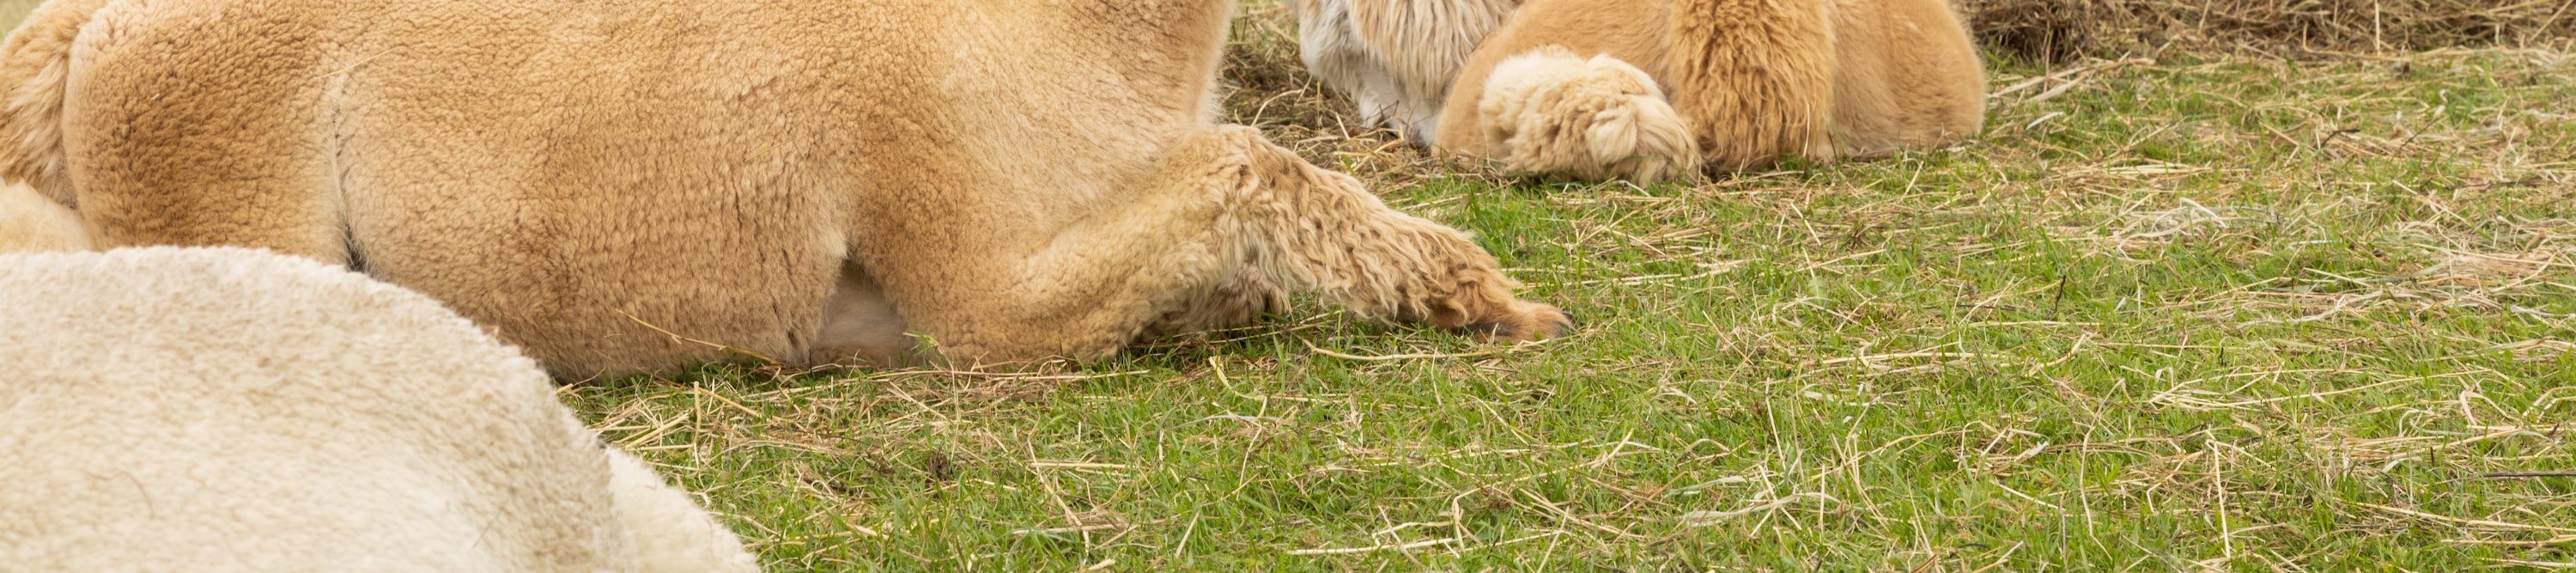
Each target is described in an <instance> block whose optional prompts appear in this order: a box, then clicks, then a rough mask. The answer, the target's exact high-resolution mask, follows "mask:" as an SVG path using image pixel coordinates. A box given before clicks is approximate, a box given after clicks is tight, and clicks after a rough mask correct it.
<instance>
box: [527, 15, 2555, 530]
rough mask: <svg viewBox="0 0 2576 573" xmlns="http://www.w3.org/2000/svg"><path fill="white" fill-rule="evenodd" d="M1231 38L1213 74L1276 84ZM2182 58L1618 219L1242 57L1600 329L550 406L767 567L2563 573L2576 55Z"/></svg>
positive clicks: (1678, 197)
mask: <svg viewBox="0 0 2576 573" xmlns="http://www.w3.org/2000/svg"><path fill="white" fill-rule="evenodd" d="M1255 17H1269V18H1272V19H1273V21H1270V22H1267V23H1266V24H1265V23H1260V22H1256V23H1254V24H1252V25H1248V26H1246V28H1247V29H1251V30H1253V33H1252V34H1251V35H1252V36H1254V39H1252V40H1246V41H1247V42H1251V43H1253V44H1254V45H1249V46H1248V47H1245V48H1244V51H1243V53H1238V58H1237V59H1238V63H1242V62H1252V63H1256V64H1263V65H1270V66H1272V67H1274V68H1275V67H1278V66H1281V65H1286V64H1281V58H1284V57H1286V56H1282V55H1281V53H1282V52H1281V51H1280V50H1281V48H1279V46H1278V44H1277V42H1280V41H1283V40H1280V39H1279V36H1278V35H1277V34H1278V33H1279V32H1280V31H1279V29H1278V26H1279V23H1278V22H1276V21H1275V20H1276V17H1277V16H1276V14H1275V13H1270V14H1268V15H1267V16H1264V15H1263V14H1258V13H1257V14H1256V15H1255ZM1265 26H1266V27H1265ZM1264 34H1267V35H1264ZM1262 38H1267V40H1264V39H1262ZM1261 42H1269V43H1266V44H1264V43H1261ZM2167 60H2168V61H2165V62H2160V63H2152V64H2134V65H2126V66H2108V67H2105V68H2104V69H2102V70H2101V71H2099V72H2097V73H2091V74H2085V75H2080V76H2078V77H2081V78H2082V79H2080V80H2076V81H2077V82H2078V85H2076V86H2074V87H2072V88H2071V89H2067V90H2063V91H2061V92H2059V93H2058V95H2056V96H2054V97H2051V98H2049V99H2046V100H2045V101H2031V98H2032V96H2034V95H2035V94H2039V93H2043V92H2046V91H2050V90H2049V88H2052V87H2055V86H2056V84H2053V83H2052V84H2047V85H2041V86H2036V87H2034V88H2032V89H2027V90H2023V91H2020V92H2017V93H2012V94H2006V95H2003V96H2002V97H1999V98H1997V99H1996V102H1995V104H1994V106H1993V113H1992V116H1991V119H1990V122H1989V124H1990V128H1989V129H1988V131H1987V133H1986V135H1985V136H1984V137H1983V138H1982V139H1981V140H1979V141H1976V142H1973V143H1969V144H1966V145H1962V146H1959V147H1957V148H1954V149H1947V150H1939V151H1934V152H1928V153H1920V154H1911V155H1906V156H1902V157H1897V158H1893V159H1887V160H1881V161H1872V162H1865V163H1839V164H1831V165H1810V166H1798V167H1794V168H1792V169H1787V170H1782V171H1778V172H1774V173H1766V174H1761V175H1757V176H1745V177H1737V178H1733V179H1729V180H1724V181H1720V182H1716V183H1712V184H1708V185H1703V186H1698V187H1671V186H1665V187H1650V188H1644V189H1639V188H1635V187H1631V186H1626V185H1616V184H1612V185H1589V186H1583V185H1543V184H1533V183H1524V182H1512V181H1509V180H1505V179H1499V178H1496V177H1494V176H1493V175H1492V174H1490V173H1487V172H1484V171H1482V170H1480V169H1478V168H1476V167H1475V166H1458V165H1447V166H1443V165H1441V164H1439V162H1437V161H1432V160H1430V159H1427V158H1426V157H1425V156H1423V155H1421V154H1420V153H1418V152H1415V151H1410V150H1405V149H1402V148H1400V147H1390V146H1387V145H1385V144H1386V140H1384V139H1382V138H1381V136H1382V134H1368V133H1356V132H1348V131H1345V130H1343V129H1342V128H1340V127H1338V126H1337V125H1336V124H1335V121H1336V120H1334V119H1332V118H1331V117H1330V116H1328V115H1316V114H1311V113H1309V114H1303V115H1300V114H1297V113H1283V112H1281V110H1290V109H1296V108H1297V106H1298V105H1301V104H1298V103H1297V102H1300V101H1303V102H1306V103H1305V104H1302V105H1307V106H1309V107H1313V106H1318V105H1320V106H1325V107H1324V108H1318V109H1326V108H1329V107H1330V106H1331V105H1334V103H1333V102H1332V101H1331V100H1329V99H1326V98H1323V97H1321V96H1318V95H1316V92H1313V91H1312V88H1313V86H1312V85H1311V84H1310V83H1303V82H1307V81H1308V80H1304V79H1302V78H1298V77H1294V76H1293V75H1289V74H1282V73H1278V72H1277V70H1275V69H1274V70H1267V71H1265V70H1249V71H1240V72H1238V73H1236V74H1235V75H1234V76H1233V77H1234V79H1235V80H1237V81H1238V82H1240V83H1243V84H1245V85H1248V86H1251V88H1252V89H1251V90H1250V91H1246V92H1241V93H1236V94H1233V95H1234V96H1235V97H1234V98H1233V101H1235V102H1237V105H1236V106H1235V107H1236V109H1235V110H1234V113H1235V116H1236V120H1237V121H1251V122H1256V123H1258V124H1260V125H1262V126H1263V127H1264V128H1265V129H1267V130H1269V131H1270V132H1271V133H1272V135H1273V137H1274V139H1278V140H1281V141H1289V142H1296V145H1298V146H1299V147H1300V148H1301V149H1304V150H1307V151H1309V152H1310V153H1311V155H1312V157H1313V159H1315V160H1317V161H1319V162H1330V163H1336V164H1341V165H1345V166H1348V168H1350V169H1352V170H1354V171H1356V172H1358V173H1360V174H1361V175H1362V176H1363V177H1364V178H1370V179H1372V180H1374V181H1377V182H1379V183H1380V185H1381V187H1380V190H1381V192H1382V193H1384V194H1385V195H1386V196H1387V197H1388V199H1389V200H1390V202H1391V203H1393V204H1396V205H1398V206H1399V207H1400V208H1403V209H1405V210H1408V211H1411V212H1415V213H1420V214H1424V215H1427V216H1430V217H1433V218H1436V219H1438V220H1441V221H1444V222H1447V223H1450V224H1453V225H1456V226H1459V227H1461V228H1464V229H1469V230H1472V231H1473V232H1474V233H1476V234H1477V236H1478V238H1479V240H1480V241H1481V242H1482V243H1483V244H1484V245H1485V246H1486V247H1487V248H1488V249H1490V250H1492V251H1493V252H1494V253H1495V254H1496V255H1497V256H1498V257H1500V258H1501V259H1502V261H1503V262H1504V264H1505V265H1506V266H1508V267H1510V268H1512V269H1513V272H1514V274H1515V275H1516V276H1518V277H1519V278H1521V279H1522V280H1524V281H1526V282H1527V283H1528V288H1527V290H1526V292H1527V295H1528V296H1529V297H1531V298H1533V299H1536V300H1540V301H1547V302H1552V303H1555V304H1559V305H1562V306H1564V307H1565V308H1567V309H1569V310H1572V311H1573V312H1575V313H1577V314H1579V315H1581V316H1582V317H1584V319H1585V320H1586V325H1585V328H1584V330H1583V331H1582V332H1581V333H1580V334H1579V335H1577V336H1574V337H1572V338H1568V339H1563V340H1559V341H1555V342H1550V343H1546V344H1543V345H1538V346H1534V347H1528V348H1509V347H1496V346H1490V345H1479V344H1476V343H1474V342H1472V341H1470V340H1467V339H1465V338H1463V337H1461V336H1457V335H1453V334H1449V333H1444V332H1436V331H1426V330H1421V329H1415V328H1408V327H1390V326H1382V325H1377V324H1370V323H1365V322H1360V321H1355V320H1350V319H1347V318H1346V317H1343V316H1341V315H1337V314H1330V313H1327V312H1325V311H1323V310H1321V309H1317V308H1314V307H1313V306H1312V305H1307V306H1306V307H1304V308H1301V309H1300V310H1299V311H1297V312H1296V313H1294V314H1293V315H1291V316H1288V317H1285V318H1283V319H1282V321H1281V322H1279V323H1278V324H1276V325H1273V326H1266V327H1260V328H1254V329H1248V330H1243V331H1237V332H1231V333H1222V334H1220V335H1217V336H1212V337H1201V338H1196V339H1190V340H1182V341H1174V342H1171V343H1166V344H1160V345H1156V346H1154V347H1150V348H1144V349H1139V350H1137V351H1134V352H1130V353H1129V354H1128V355H1126V356H1125V357H1123V358H1121V359H1119V360H1116V361H1113V362H1110V363H1102V364H1093V365H1088V366H1085V367H1081V368H1077V369H1072V370H1069V371H1066V372H1063V373H1058V374H1054V375H1051V376H1019V377H1014V376H987V375H966V374H956V373H940V372H928V371H845V372H818V373H807V374H804V375H799V376H794V377H775V376H770V375H766V374H758V373H744V372H737V371H732V370H726V369H723V368H721V367H718V368H710V369H706V370H703V371H701V372H698V373H696V374H695V375H693V376H689V377H684V378H683V379H681V380H678V381H668V380H653V379H636V380H624V381H616V382H612V383H606V384H591V385H583V386H579V387H576V388H574V389H571V390H568V391H567V392H566V393H565V397H566V399H567V400H568V401H569V402H570V403H572V404H573V405H574V406H575V408H576V409H579V410H581V411H583V412H584V413H585V414H586V415H587V416H589V417H590V419H591V420H593V421H595V422H596V425H597V427H599V428H600V429H601V430H602V431H603V432H604V433H605V434H606V435H607V436H608V437H609V439H611V440H613V441H615V442H616V443H617V444H618V445H620V446H624V447H627V448H629V449H631V450H633V451H635V452H637V453H638V454H640V455H642V456H645V457H647V458H648V459H651V460H653V461H655V462H657V463H660V464H662V467H663V469H664V470H665V471H666V472H668V474H669V475H671V476H672V477H674V478H675V479H676V480H678V481H680V482H683V483H685V484H686V485H687V486H689V487H691V488H693V489H696V490H698V491H702V492H704V495H705V500H706V502H707V503H708V505H709V506H710V507H711V508H712V509H714V510H716V511H718V512H721V513H722V514H724V515H725V516H727V517H728V519H729V520H730V521H731V522H732V523H735V524H737V525H738V529H739V530H740V531H741V532H743V533H744V535H745V537H746V539H747V540H748V541H750V542H751V543H752V544H753V545H754V546H755V547H756V549H757V550H758V551H759V552H760V553H761V555H762V556H763V558H764V559H765V560H766V562H767V563H768V564H769V566H770V567H771V568H772V569H773V570H776V571H803V570H920V569H937V570H950V569H970V570H992V571H1050V570H1051V571H1074V570H1083V569H1085V568H1096V569H1099V570H1117V571H1145V570H1255V571H1270V570H1425V569H1428V570H1446V571H1483V570H1504V571H1524V570H1529V571H1535V570H1548V571H1596V570H1597V571H1701V570H1801V571H1804V570H1831V571H1850V570H1886V571H2005V570H2018V571H2036V570H2074V571H2096V570H2099V571H2120V570H2147V571H2161V570H2179V569H2221V570H2235V571H2260V570H2294V571H2343V570H2364V571H2462V570H2489V569H2498V568H2501V569H2507V570H2512V569H2524V568H2538V569H2553V568H2554V569H2566V568H2569V567H2576V565H2568V564H2567V563H2568V562H2576V507H2571V506H2576V477H2565V476H2556V477H2505V476H2491V475H2488V474H2496V473H2500V472H2565V471H2570V470H2576V449H2571V447H2570V446H2571V444H2570V437H2571V436H2570V434H2569V433H2570V432H2571V431H2576V427H2570V426H2571V424H2570V423H2569V422H2570V421H2571V420H2576V415H2571V414H2576V353H2571V351H2572V350H2576V330H2571V322H2576V272H2571V270H2576V200H2571V199H2576V161H2571V159H2570V158H2571V157H2576V121H2571V119H2576V118H2571V114H2576V106H2571V104H2570V102H2576V81H2571V76H2576V59H2570V58H2568V57H2566V56H2558V55H2553V54H2552V53H2546V52H2516V51H2504V50H2486V51H2454V52H2445V53H2432V54H2410V55H2400V56H2391V57H2387V58H2385V59H2338V60H2322V61H2297V62H2292V61H2280V60H2254V59H2243V58H2229V57H2215V56H2212V57H2206V58H2192V57H2189V56H2168V58H2167ZM1290 64H1293V62H1290ZM2041 72H2042V70H2033V69H2026V68H2018V67H2013V66H2009V65H2002V66H1999V69H1997V70H1995V72H1994V75H1995V76H1996V79H1995V82H1996V85H1997V86H1999V87H2000V86H2005V85H2010V84H2013V83H2016V82H2018V81H2019V80H2021V79H2024V78H2028V77H2032V76H2034V75H2037V74H2039V73H2041ZM1265 74H1266V75H1265ZM1298 88H1302V89H1306V90H1308V91H1304V92H1299V91H1295V90H1296V89H1298ZM1283 89H1284V90H1288V91H1264V90H1283ZM1319 102H1320V103H1319ZM1281 115H1286V116H1290V117H1289V119H1280V118H1279V117H1280V116H1281ZM1426 169H1427V170H1426ZM1310 346H1311V347H1313V348H1320V349H1324V350H1326V351H1331V352H1338V353H1343V354H1351V355H1398V354H1420V355H1430V356H1428V357H1412V358H1399V359H1389V360H1367V361H1364V360H1350V359H1344V358H1337V357H1331V356H1327V355H1324V354H1322V353H1321V352H1319V351H1316V350H1312V349H1310ZM1366 548H1378V549H1376V550H1367V551H1351V552H1343V553H1325V554H1314V553H1313V552H1315V551H1317V550H1362V549H1366Z"/></svg>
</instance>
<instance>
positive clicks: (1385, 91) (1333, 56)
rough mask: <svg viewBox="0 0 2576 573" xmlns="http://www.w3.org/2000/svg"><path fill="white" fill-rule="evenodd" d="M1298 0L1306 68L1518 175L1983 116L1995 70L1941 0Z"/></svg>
mask: <svg viewBox="0 0 2576 573" xmlns="http://www.w3.org/2000/svg"><path fill="white" fill-rule="evenodd" d="M1292 4H1293V6H1294V7H1295V8H1296V9H1297V11H1298V16H1299V23H1300V25H1301V26H1304V28H1301V29H1300V30H1299V38H1300V43H1301V47H1302V48H1303V53H1304V57H1305V60H1306V62H1307V64H1308V66H1309V68H1310V69H1313V70H1314V71H1315V73H1316V75H1317V76H1318V77H1320V78H1322V79H1323V80H1324V81H1325V83H1326V84H1327V85H1331V86H1333V87H1335V88H1336V89H1339V90H1341V91H1344V92H1347V93H1349V94H1351V96H1352V98H1353V99H1354V100H1355V101H1357V102H1358V103H1359V104H1360V107H1361V109H1362V111H1363V112H1364V113H1370V117H1369V118H1368V119H1369V120H1370V121H1372V122H1379V123H1381V124H1383V125H1387V126H1389V127H1394V128H1397V129H1401V130H1404V131H1405V132H1406V133H1408V134H1412V135H1413V136H1414V137H1415V138H1416V139H1417V140H1420V141H1430V142H1433V143H1436V144H1437V145H1439V146H1440V147H1442V148H1445V149H1448V150H1450V151H1452V152H1456V153H1461V154H1468V155H1479V156H1489V157H1493V158H1495V159H1497V160H1500V161H1502V162H1503V163H1504V165H1505V166H1506V168H1508V169H1511V170H1513V171H1519V172H1529V173H1538V174H1547V175H1557V176H1564V177H1571V178H1577V179H1587V180H1597V179H1605V178H1625V179H1631V180H1641V181H1653V180H1658V179H1666V178H1671V177H1675V176H1681V175H1686V174H1690V173H1694V172H1696V171H1697V170H1698V169H1699V168H1700V167H1701V166H1703V165H1705V166H1707V167H1712V168H1718V169H1729V170H1734V169H1749V168H1759V167H1762V166H1765V165H1768V164H1770V163H1772V162H1773V161H1776V160H1778V159H1780V158H1783V157H1789V156H1803V157H1807V158H1809V159H1816V160H1829V159H1833V158H1836V157H1871V156H1878V155H1884V154H1887V153H1890V152H1893V151H1896V150H1899V149H1905V148H1919V147H1926V146H1933V145H1939V144H1942V143H1945V142H1949V141H1956V140H1958V139H1961V138H1965V137H1970V136H1973V135H1975V134H1976V133H1977V131H1978V130H1979V129H1981V127H1982V125H1983V123H1984V114H1985V111H1984V104H1985V101H1984V100H1985V96H1984V90H1985V82H1984V73H1983V69H1982V64H1981V62H1980V61H1979V60H1978V57H1977V54H1976V50H1975V48H1974V47H1973V45H1972V44H1971V43H1970V41H1969V38H1968V34H1967V29H1966V26H1964V25H1963V24H1961V22H1960V19H1959V17H1958V15H1957V14H1955V13H1953V12H1952V11H1951V9H1950V7H1949V6H1948V5H1947V4H1945V3H1943V2H1942V0H1804V1H1797V2H1767V1H1762V0H1528V1H1527V2H1495V1H1461V0H1293V2H1292ZM1461 44H1467V45H1474V46H1475V49H1474V50H1473V52H1472V53H1469V52H1464V51H1461V50H1459V49H1458V46H1459V45H1461ZM1462 54H1463V55H1462ZM1604 56H1606V57H1604ZM1427 102H1439V103H1437V104H1431V103H1427ZM1388 108H1396V109H1401V110H1402V113H1377V112H1371V110H1380V109H1388ZM1675 134H1687V138H1682V137H1676V135H1675Z"/></svg>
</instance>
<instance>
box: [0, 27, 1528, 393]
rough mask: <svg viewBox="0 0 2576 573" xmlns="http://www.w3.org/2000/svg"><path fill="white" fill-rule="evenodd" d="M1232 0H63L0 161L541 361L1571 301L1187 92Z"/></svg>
mask: <svg viewBox="0 0 2576 573" xmlns="http://www.w3.org/2000/svg"><path fill="white" fill-rule="evenodd" d="M1232 4H1233V2H1232V1H1230V0H1052V1H1050V0H997V1H993V2H979V3H956V2H940V1H932V0H853V1H844V2H806V1H800V0H741V1H728V2H664V1H658V0H657V1H646V0H607V1H597V0H455V1H444V2H412V1H396V0H63V1H59V2H52V3H48V4H46V5H45V6H43V7H42V8H40V9H39V10H38V11H37V12H36V13H34V14H33V15H31V16H30V19H29V22H28V24H26V25H25V26H24V27H23V28H22V29H21V30H20V31H19V32H17V33H15V34H14V35H12V36H11V37H10V39H9V41H8V44H7V46H6V48H5V50H6V53H5V54H0V86H11V88H10V89H11V90H12V93H11V99H10V100H9V102H8V105H9V108H8V114H7V117H6V118H5V119H0V121H4V122H5V125H0V133H6V134H8V136H9V138H10V140H11V141H12V142H14V144H15V145H14V146H13V147H11V148H9V150H7V151H5V152H0V170H5V174H6V175H7V176H8V177H11V178H14V179H17V180H20V181H24V182H26V183H28V184H30V185H32V186H33V187H34V188H36V189H39V190H42V191H45V192H46V193H48V194H49V195H50V196H51V197H53V198H54V199H55V200H56V201H58V202H60V203H62V204H65V205H69V206H71V207H73V208H75V209H77V210H78V211H79V213H80V214H81V216H82V219H83V220H84V221H85V222H86V224H87V225H88V227H89V230H90V231H91V232H92V234H94V235H95V236H96V237H97V239H98V243H99V246H101V247H119V246H134V245H239V246H252V247H262V248H267V249H272V250H276V251H278V252H282V253H288V254H293V255H299V256H305V257H311V258H314V259H317V260H322V261H327V262H332V263H339V264H344V265H347V266H349V267H351V268H356V269H361V270H363V271H365V272H366V273H368V274H370V275H373V276H375V277H377V278H380V279H383V280H385V281H388V282H392V283H394V284H398V285H402V286H404V287H407V288H411V289H415V290H418V291H420V292H422V293H426V294H428V295H430V296H432V297H435V298H437V299H439V300H441V301H443V302H445V303H446V304H448V305H449V306H451V307H452V308H454V309H456V310H457V312H459V313H461V314H463V315H465V316H467V317H471V318H473V319H474V320H476V321H477V322H480V323H483V324H486V325H489V326H491V327H493V328H495V329H497V331H498V333H499V335H500V336H501V337H502V338H503V339H504V340H507V341H509V342H511V343H513V344H516V345H519V346H521V347H523V348H525V349H526V350H527V351H528V353H529V354H530V355H532V356H534V357H535V358H537V359H538V360H539V361H540V362H541V363H543V364H544V365H545V366H546V368H547V369H549V370H551V371H552V372H554V373H555V374H556V375H559V376H563V377H583V376H590V375H597V374H602V373H612V374H613V373H622V372H631V371H639V370H656V369H664V368H669V367H673V366H675V365H679V364H682V363H685V362H689V361H695V360H727V359H744V358H745V357H756V359H769V360H775V361H779V362H784V363H789V364H811V363H821V362H833V361H839V360H843V359H847V358H853V357H856V358H861V359H866V360H869V361H872V362H877V363H880V364H884V363H907V362H910V361H915V360H942V361H947V362H951V363H960V365H972V364H993V363H1020V362H1025V361H1030V360H1037V359H1042V358H1047V357H1055V356H1063V357H1072V358H1076V359H1095V358H1101V357H1105V356H1108V355H1110V354H1112V353H1114V352H1116V351H1117V350H1118V349H1119V348H1121V347H1123V346H1125V345H1127V344H1129V343H1132V342H1133V341H1135V340H1136V339H1137V338H1139V337H1141V336H1147V335H1152V334H1158V333H1164V332H1173V331H1185V330H1196V329H1204V328H1210V327H1221V326H1230V325H1232V324H1233V323H1234V322H1238V321H1240V320H1243V319H1245V318H1246V317H1248V316H1255V315H1258V312H1256V311H1261V310H1270V309H1273V308H1274V307H1275V305H1274V304H1273V303H1275V302H1277V301H1281V300H1285V299H1284V298H1283V297H1284V295H1286V294H1288V293H1291V292H1304V293H1313V294H1315V295H1317V296H1318V298H1320V299H1321V300H1323V301H1324V302H1326V303H1329V304H1336V305H1340V306H1343V307H1346V308H1349V309H1351V310H1352V311H1354V312H1355V313H1357V314H1359V315H1362V316H1367V317H1373V318H1380V319H1386V320H1396V321H1422V322H1428V323H1430V324H1432V325H1435V326H1439V327H1445V328H1458V329H1470V330H1473V331H1476V332H1479V333H1482V334H1484V335H1486V336H1490V337H1493V338H1500V339H1511V340H1519V339H1530V338H1538V337H1544V336H1550V335H1554V334H1557V333H1560V332H1563V331H1565V330H1567V329H1570V328H1571V324H1572V321H1571V320H1569V319H1567V317H1566V316H1565V315H1564V314H1563V313H1562V312H1560V311H1558V310H1557V309H1555V308H1554V307H1550V306H1547V305H1543V304H1535V303H1529V302H1524V301H1521V300H1518V299H1516V298H1515V297H1514V296H1513V295H1512V293H1511V291H1512V289H1513V288H1515V287H1516V284H1515V283H1513V282H1512V281H1511V280H1510V279H1509V278H1507V277H1505V276H1504V275H1503V274H1502V273H1501V272H1499V271H1498V270H1497V269H1496V265H1495V264H1494V261H1493V260H1492V257H1490V256H1489V255H1487V254H1486V253H1485V252H1484V251H1483V250H1482V249H1481V248H1479V247H1478V246H1476V245H1475V244H1474V243H1473V242H1471V241H1469V240H1467V239H1466V237H1465V236H1464V235H1463V234H1461V233H1459V232H1457V231H1455V230H1453V229H1450V228H1448V227H1445V226H1442V225H1439V224H1437V223H1433V222H1430V221H1426V220H1423V219H1419V218H1414V217H1410V216H1407V215H1404V214H1402V213H1398V212H1395V211H1393V210H1390V209H1388V208H1387V207H1386V206H1385V205H1384V204H1382V203H1381V202H1379V201H1378V200H1377V199H1376V197H1375V196H1373V195H1371V194H1369V193H1368V191H1367V190H1366V189H1364V188H1362V187H1361V186H1360V185H1359V184H1358V182H1357V181H1355V180H1352V179H1350V178H1349V177H1347V176H1343V175H1340V174H1336V173H1330V172H1326V171H1323V170H1321V169H1317V168H1315V167H1314V166H1312V165H1309V164H1307V163H1306V162H1304V161H1302V160H1299V159H1297V158H1296V156H1294V155H1293V154H1291V153H1289V152H1287V151H1286V150H1284V149H1281V148H1279V147H1276V146H1273V145H1271V144H1270V143H1268V142H1266V141H1263V140H1262V139H1261V138H1260V137H1258V136H1257V135H1256V134H1254V133H1253V132H1251V131H1249V130H1247V129H1245V128H1240V127H1228V126H1215V125H1211V124H1210V120H1209V118H1211V117H1213V116H1214V114H1215V111H1216V110H1215V108H1214V104H1213V101H1214V98H1213V96H1212V91H1211V90H1210V86H1211V85H1212V83H1213V81H1214V76H1215V73H1216V66H1217V64H1218V62H1219V60H1220V58H1219V56H1220V54H1221V51H1222V48H1223V44H1224V34H1225V31H1226V26H1227V17H1228V16H1229V13H1230V10H1231V8H1232ZM1247 309H1251V310H1247ZM921 347H930V348H934V349H935V352H934V353H931V354H928V355H922V354H916V353H915V352H914V349H916V348H921Z"/></svg>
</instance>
